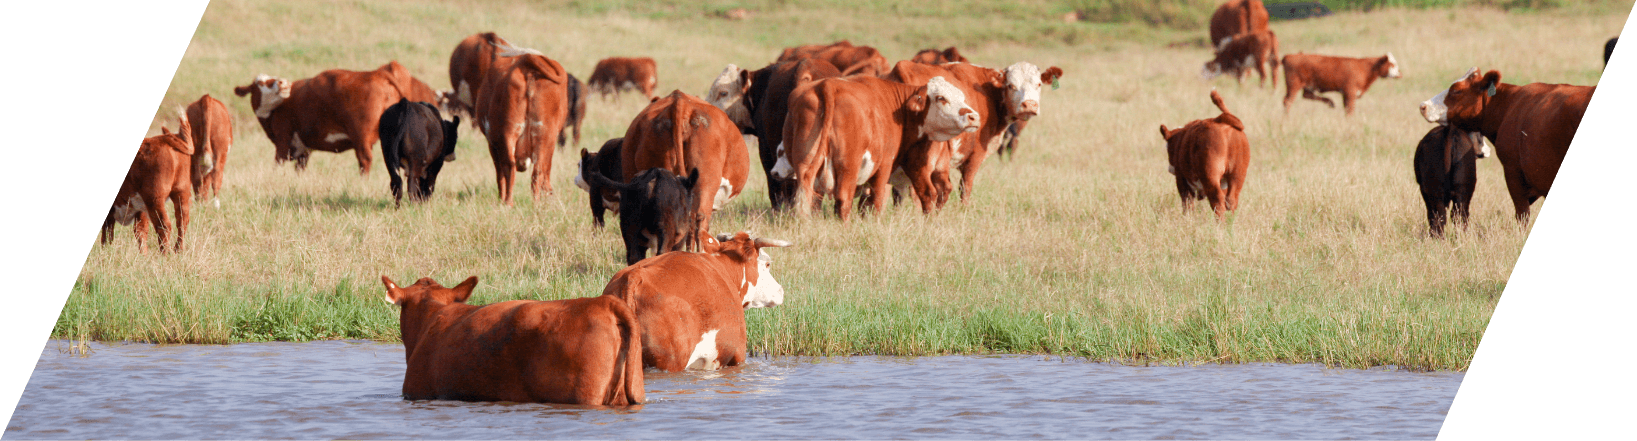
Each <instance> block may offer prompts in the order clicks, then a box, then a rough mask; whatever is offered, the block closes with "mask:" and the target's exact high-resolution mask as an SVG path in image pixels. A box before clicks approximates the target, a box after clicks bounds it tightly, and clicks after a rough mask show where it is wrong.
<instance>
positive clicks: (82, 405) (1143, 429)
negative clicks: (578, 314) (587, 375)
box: [5, 341, 1462, 439]
mask: <svg viewBox="0 0 1637 441" xmlns="http://www.w3.org/2000/svg"><path fill="white" fill-rule="evenodd" d="M67 346H68V345H67V343H66V342H57V341H53V342H50V343H48V344H47V345H46V348H45V351H44V353H43V354H42V355H41V357H40V361H39V364H38V365H37V367H36V368H35V370H34V375H33V376H32V377H31V378H30V379H29V383H28V388H27V390H26V391H25V392H24V393H23V397H22V400H21V402H20V403H19V404H18V406H17V410H16V413H14V414H13V416H12V420H11V422H10V424H9V425H8V426H7V427H6V432H5V437H6V438H8V439H37V438H167V439H174V438H445V439H449V438H455V439H471V438H484V439H492V438H514V439H515V438H979V437H981V438H1126V439H1129V438H1304V439H1309V438H1328V439H1336V438H1396V439H1403V438H1432V437H1433V436H1435V435H1436V434H1437V432H1438V428H1439V426H1440V425H1441V424H1442V423H1443V420H1444V414H1445V413H1446V412H1447V411H1448V410H1449V404H1450V401H1451V400H1452V399H1453V398H1454V396H1455V390H1456V387H1457V386H1459V385H1460V382H1461V377H1462V375H1461V374H1459V373H1431V374H1427V373H1409V372H1393V371H1386V370H1337V369H1324V368H1322V367H1320V366H1315V365H1279V364H1253V365H1228V366H1217V365H1206V366H1195V367H1132V366H1122V365H1118V364H1106V363H1088V362H1083V361H1075V360H1060V359H1058V358H1053V357H1039V356H946V357H923V358H888V357H851V358H833V359H812V358H801V359H793V358H785V359H765V358H756V359H752V360H751V362H750V364H748V365H746V366H740V367H735V368H728V369H724V370H721V371H717V372H705V373H700V372H691V373H663V372H653V371H650V372H649V373H648V375H647V389H648V403H647V404H646V405H644V406H641V407H640V408H633V409H612V410H611V409H593V408H587V407H580V406H563V405H543V404H517V403H464V402H451V401H404V400H402V399H401V397H400V395H399V388H400V387H401V386H402V382H403V374H404V359H403V357H404V351H403V346H402V345H396V344H390V345H389V344H380V343H371V342H342V341H330V342H314V343H255V344H238V345H228V346H193V345H178V346H158V345H147V344H129V345H120V344H109V345H103V344H94V346H95V347H94V349H95V351H94V352H92V353H91V355H90V356H89V357H79V356H75V355H72V354H69V353H67V352H66V351H65V349H66V348H67Z"/></svg>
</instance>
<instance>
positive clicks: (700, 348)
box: [685, 329, 722, 371]
mask: <svg viewBox="0 0 1637 441" xmlns="http://www.w3.org/2000/svg"><path fill="white" fill-rule="evenodd" d="M717 331H720V330H719V329H712V330H709V331H705V334H704V335H700V336H699V343H698V344H695V345H693V353H692V354H689V355H688V367H687V368H685V369H689V370H704V371H714V370H716V369H718V368H721V367H722V362H721V361H719V360H717V359H716V358H717V355H718V354H717V352H716V333H717Z"/></svg>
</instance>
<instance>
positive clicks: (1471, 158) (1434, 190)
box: [1415, 125, 1489, 237]
mask: <svg viewBox="0 0 1637 441" xmlns="http://www.w3.org/2000/svg"><path fill="white" fill-rule="evenodd" d="M1487 156H1489V146H1488V145H1485V144H1484V141H1483V134H1481V133H1478V132H1467V131H1463V130H1461V129H1457V128H1454V127H1450V126H1447V125H1440V126H1437V127H1433V128H1432V130H1429V131H1427V135H1426V136H1423V137H1422V138H1421V142H1420V143H1419V144H1417V145H1416V146H1415V183H1416V184H1418V185H1419V186H1420V187H1421V201H1422V202H1424V203H1426V206H1427V232H1428V234H1431V235H1432V237H1444V224H1445V223H1446V221H1447V219H1448V217H1449V215H1450V214H1454V215H1455V220H1456V222H1457V223H1460V224H1461V226H1462V227H1465V226H1466V220H1467V214H1468V213H1469V210H1468V209H1469V208H1470V207H1471V205H1472V190H1473V189H1474V188H1475V187H1476V186H1477V184H1478V160H1479V159H1483V158H1484V157H1487Z"/></svg>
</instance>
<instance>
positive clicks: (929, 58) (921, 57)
mask: <svg viewBox="0 0 1637 441" xmlns="http://www.w3.org/2000/svg"><path fill="white" fill-rule="evenodd" d="M909 61H913V62H916V63H921V64H931V65H939V64H944V63H965V62H966V57H963V56H961V51H960V50H958V49H955V47H954V46H950V47H949V48H948V49H944V50H942V51H940V50H938V49H936V48H934V49H921V51H920V52H916V53H915V56H914V57H910V59H909Z"/></svg>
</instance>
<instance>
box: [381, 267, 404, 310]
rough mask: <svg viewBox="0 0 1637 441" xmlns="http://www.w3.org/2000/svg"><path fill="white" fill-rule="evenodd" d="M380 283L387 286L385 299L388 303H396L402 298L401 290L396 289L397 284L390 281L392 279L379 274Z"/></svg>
mask: <svg viewBox="0 0 1637 441" xmlns="http://www.w3.org/2000/svg"><path fill="white" fill-rule="evenodd" d="M381 284H382V285H386V287H387V296H386V301H387V303H388V304H392V305H396V304H398V302H399V301H402V300H403V297H402V296H403V291H402V290H400V289H398V284H396V283H392V279H389V278H387V276H386V275H384V274H383V275H381Z"/></svg>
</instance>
